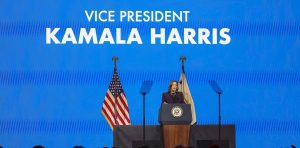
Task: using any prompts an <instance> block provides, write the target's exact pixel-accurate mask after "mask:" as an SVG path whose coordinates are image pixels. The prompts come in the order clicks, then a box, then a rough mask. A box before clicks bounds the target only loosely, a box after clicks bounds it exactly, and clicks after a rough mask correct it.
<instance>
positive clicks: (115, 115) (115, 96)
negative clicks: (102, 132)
mask: <svg viewBox="0 0 300 148" xmlns="http://www.w3.org/2000/svg"><path fill="white" fill-rule="evenodd" d="M112 60H113V61H114V74H115V73H116V71H117V61H118V60H119V58H118V57H117V56H113V57H112ZM117 97H118V96H117V95H116V93H114V98H115V103H114V112H115V113H114V120H115V124H114V126H115V125H116V123H117V116H118V114H117V103H118V99H117Z"/></svg>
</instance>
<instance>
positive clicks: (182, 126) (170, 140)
mask: <svg viewBox="0 0 300 148" xmlns="http://www.w3.org/2000/svg"><path fill="white" fill-rule="evenodd" d="M191 121H192V114H191V105H188V104H162V105H161V108H160V112H159V122H160V123H161V125H162V129H163V130H162V131H163V141H164V148H175V147H176V146H179V145H181V146H188V145H189V135H190V123H191Z"/></svg>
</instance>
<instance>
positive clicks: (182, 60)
mask: <svg viewBox="0 0 300 148" xmlns="http://www.w3.org/2000/svg"><path fill="white" fill-rule="evenodd" d="M179 60H180V61H181V64H182V66H181V70H182V72H183V73H185V72H184V62H185V61H186V57H185V56H184V55H183V56H181V57H180V58H179Z"/></svg>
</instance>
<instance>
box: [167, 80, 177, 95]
mask: <svg viewBox="0 0 300 148" xmlns="http://www.w3.org/2000/svg"><path fill="white" fill-rule="evenodd" d="M174 82H176V84H177V86H178V82H177V81H176V80H172V81H170V83H169V89H168V91H169V92H170V91H171V87H172V84H173V83H174ZM177 91H178V87H177Z"/></svg>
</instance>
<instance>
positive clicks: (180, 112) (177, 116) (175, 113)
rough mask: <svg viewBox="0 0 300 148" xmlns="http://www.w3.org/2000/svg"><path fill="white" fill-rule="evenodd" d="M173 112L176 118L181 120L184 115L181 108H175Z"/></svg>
mask: <svg viewBox="0 0 300 148" xmlns="http://www.w3.org/2000/svg"><path fill="white" fill-rule="evenodd" d="M171 112H172V115H173V117H174V118H180V117H181V116H182V114H183V110H182V108H181V107H180V106H174V107H173V108H172V110H171Z"/></svg>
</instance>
